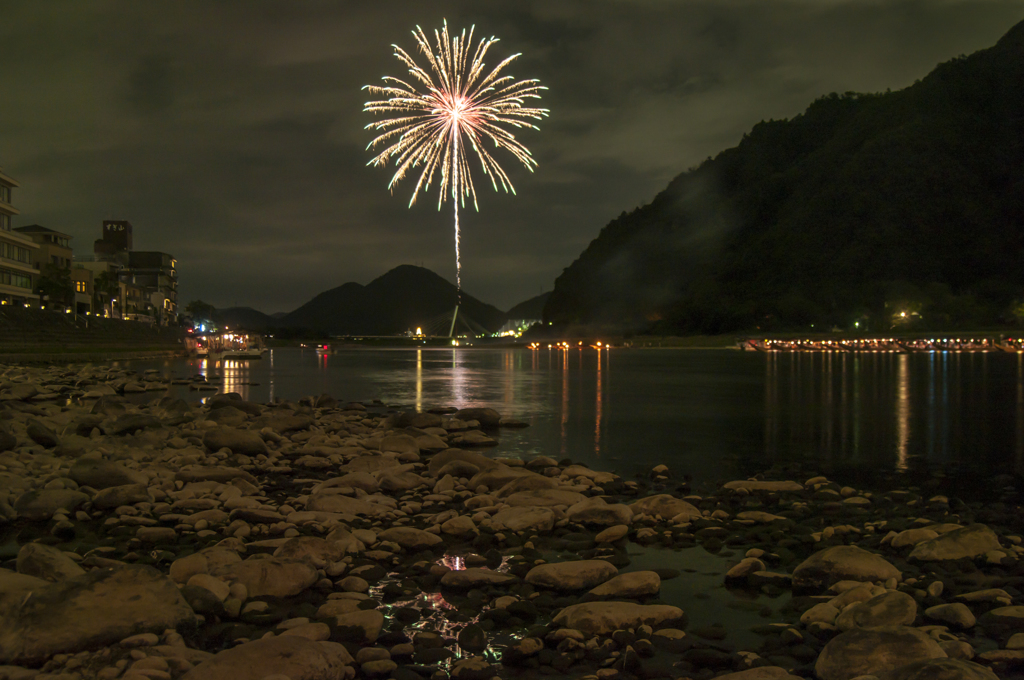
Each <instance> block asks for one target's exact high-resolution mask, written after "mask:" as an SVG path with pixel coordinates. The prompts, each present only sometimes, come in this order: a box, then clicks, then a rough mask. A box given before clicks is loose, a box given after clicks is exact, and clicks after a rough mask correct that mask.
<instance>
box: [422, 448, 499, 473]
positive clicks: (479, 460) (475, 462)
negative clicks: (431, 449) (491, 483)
mask: <svg viewBox="0 0 1024 680" xmlns="http://www.w3.org/2000/svg"><path fill="white" fill-rule="evenodd" d="M449 463H468V464H469V465H472V466H473V467H475V468H477V469H478V470H490V469H492V468H496V467H498V463H496V462H494V460H493V459H491V458H488V457H487V456H485V455H483V454H481V453H477V452H475V451H463V450H462V449H446V450H444V451H442V452H441V453H438V454H436V455H434V456H431V457H430V462H429V463H427V470H428V472H429V473H430V476H431V477H437V476H438V473H439V472H440V470H441V469H442V468H443V467H445V466H446V465H448V464H449ZM474 474H476V473H474ZM456 476H458V477H463V476H465V475H461V474H460V475H456Z"/></svg>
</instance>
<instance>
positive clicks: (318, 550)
mask: <svg viewBox="0 0 1024 680" xmlns="http://www.w3.org/2000/svg"><path fill="white" fill-rule="evenodd" d="M274 557H279V558H281V559H287V560H304V561H307V562H310V563H311V564H320V563H329V562H340V561H341V560H342V559H344V557H345V547H344V545H342V544H340V543H337V542H333V541H327V540H325V539H323V538H319V537H317V536H295V537H293V538H290V539H288V540H287V541H285V542H284V543H282V544H281V545H280V546H279V547H278V548H277V550H275V551H274Z"/></svg>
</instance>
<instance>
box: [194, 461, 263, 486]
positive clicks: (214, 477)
mask: <svg viewBox="0 0 1024 680" xmlns="http://www.w3.org/2000/svg"><path fill="white" fill-rule="evenodd" d="M174 479H175V480H177V481H181V482H185V483H186V484H189V483H191V482H218V483H221V484H230V483H231V481H232V480H235V479H241V480H245V481H246V482H248V483H250V484H253V485H257V486H258V484H259V482H258V481H257V480H256V478H255V477H253V476H252V475H251V474H249V473H248V472H246V471H245V470H241V469H239V468H232V467H221V466H216V465H215V466H210V467H192V468H189V469H187V470H179V471H178V472H176V473H174Z"/></svg>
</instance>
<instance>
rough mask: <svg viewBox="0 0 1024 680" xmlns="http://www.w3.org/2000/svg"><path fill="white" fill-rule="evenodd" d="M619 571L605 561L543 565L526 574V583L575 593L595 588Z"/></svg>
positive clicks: (579, 561)
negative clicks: (575, 591)
mask: <svg viewBox="0 0 1024 680" xmlns="http://www.w3.org/2000/svg"><path fill="white" fill-rule="evenodd" d="M618 573H619V570H618V569H616V568H615V566H614V565H612V564H611V563H609V562H606V561H604V560H577V561H575V562H556V563H554V564H541V565H538V566H536V567H534V568H533V569H531V570H530V571H529V572H528V573H527V574H526V582H527V583H529V584H531V585H534V586H539V587H541V588H552V589H554V590H562V591H574V590H584V589H587V588H593V587H594V586H596V585H600V584H601V583H604V582H605V581H607V580H608V579H610V578H612V577H613V576H615V575H617V574H618Z"/></svg>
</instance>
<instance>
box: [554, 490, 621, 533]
mask: <svg viewBox="0 0 1024 680" xmlns="http://www.w3.org/2000/svg"><path fill="white" fill-rule="evenodd" d="M565 516H566V517H568V518H569V520H570V521H572V522H578V523H580V524H596V525H598V526H603V527H610V526H618V525H623V524H629V523H630V522H632V521H633V510H632V509H630V507H629V506H628V505H624V504H622V503H607V502H606V501H605V500H604V499H603V498H600V497H594V498H588V499H586V500H582V501H580V502H579V503H577V504H575V505H573V506H572V507H570V508H569V509H568V510H566V511H565Z"/></svg>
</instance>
